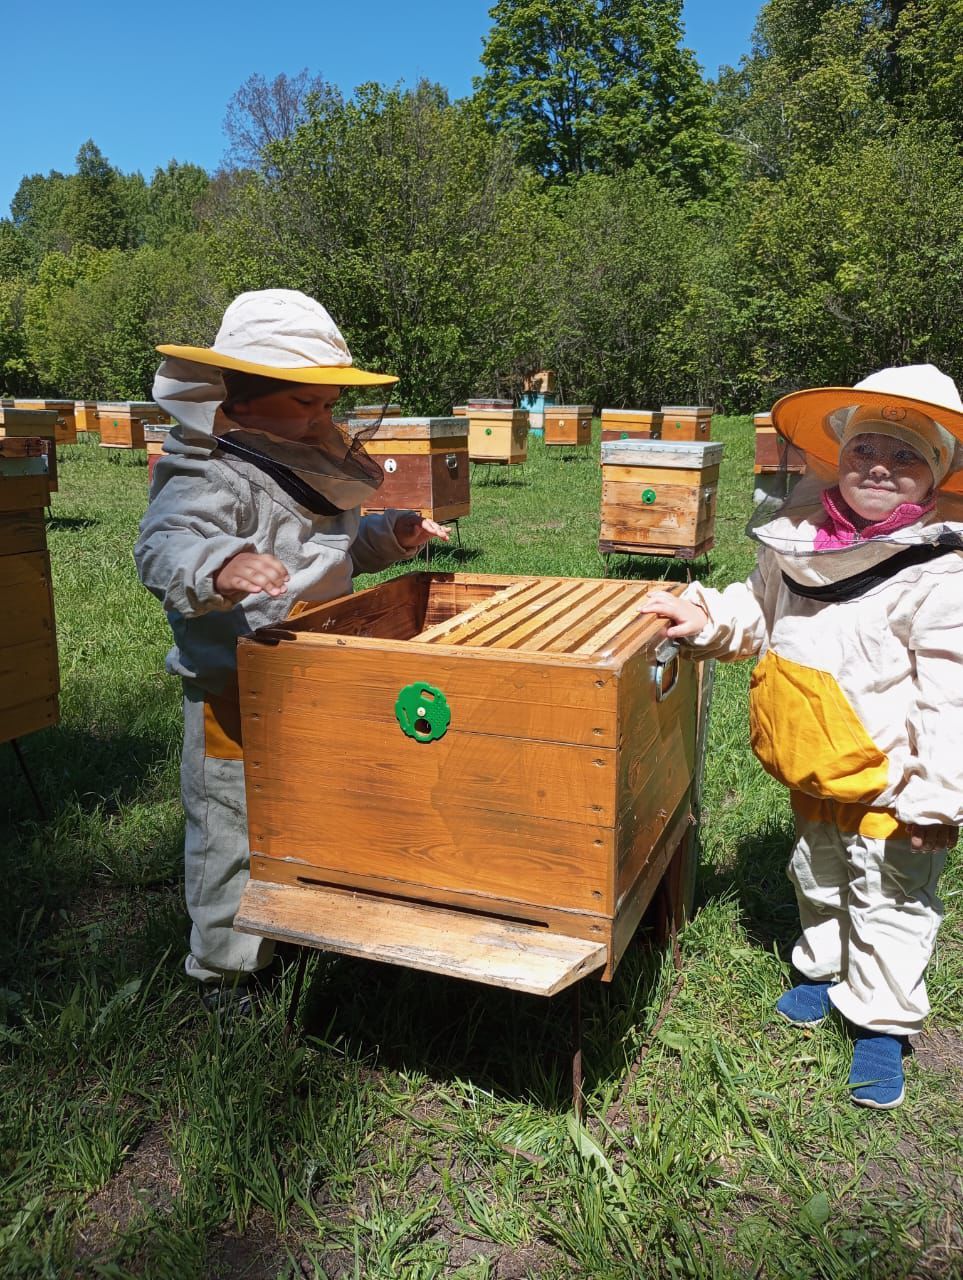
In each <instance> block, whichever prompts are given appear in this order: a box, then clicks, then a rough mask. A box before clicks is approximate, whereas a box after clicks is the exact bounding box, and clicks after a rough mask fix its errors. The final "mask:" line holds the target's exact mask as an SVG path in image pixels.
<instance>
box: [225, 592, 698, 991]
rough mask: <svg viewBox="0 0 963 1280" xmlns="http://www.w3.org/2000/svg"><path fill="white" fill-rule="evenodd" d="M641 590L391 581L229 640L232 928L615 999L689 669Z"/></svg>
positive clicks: (690, 717) (668, 794)
mask: <svg viewBox="0 0 963 1280" xmlns="http://www.w3.org/2000/svg"><path fill="white" fill-rule="evenodd" d="M654 585H660V586H664V585H666V584H661V583H660V584H654V583H643V582H631V583H629V582H617V581H592V580H585V579H576V578H535V577H524V578H523V577H496V576H486V575H474V574H458V573H445V574H441V573H419V574H407V575H405V576H403V577H400V578H395V579H393V580H390V581H388V582H383V583H381V584H379V585H378V586H376V587H372V588H370V589H369V590H367V591H362V592H359V593H357V594H356V595H351V596H346V597H343V598H341V599H340V600H335V601H332V602H331V603H329V604H322V605H311V606H305V607H304V610H303V612H301V613H300V614H299V616H297V618H296V619H293V620H289V621H287V622H286V623H284V624H282V625H280V626H277V627H273V628H266V629H264V630H263V631H261V632H258V633H256V634H255V635H254V636H251V637H244V638H242V639H241V641H240V642H239V645H238V672H239V682H240V694H241V716H242V735H243V740H244V758H245V766H244V771H245V778H246V786H247V807H248V822H249V839H250V847H251V881H250V884H249V885H248V888H247V890H246V891H245V894H244V898H243V899H242V902H241V909H240V912H239V914H238V917H237V919H236V920H235V927H236V928H239V929H242V930H247V931H249V932H253V933H260V934H265V935H267V936H272V937H275V938H288V939H293V940H295V941H300V942H307V943H310V944H311V945H314V946H320V947H325V948H328V949H331V950H334V951H341V952H346V953H348V954H360V955H367V956H370V957H372V958H375V959H380V960H386V961H390V962H394V963H398V964H406V965H410V966H412V967H415V968H422V969H430V970H437V971H441V972H445V973H454V974H457V975H459V976H462V977H469V978H473V979H475V980H477V981H481V982H489V983H493V984H497V985H505V986H514V987H517V988H520V989H523V990H529V991H535V992H540V993H542V994H551V993H552V992H553V991H555V990H558V989H559V988H561V987H564V986H566V985H568V984H570V983H571V982H574V981H576V980H577V979H578V978H580V977H582V976H584V975H585V974H586V973H588V972H597V973H599V974H600V975H601V976H602V977H603V978H604V979H609V978H611V976H612V974H613V972H614V970H615V967H616V965H617V963H618V961H619V958H620V957H621V955H622V953H623V952H624V950H625V948H626V946H627V945H628V942H629V940H630V939H631V937H632V935H633V933H634V932H635V930H636V927H637V926H638V923H639V920H640V919H641V916H642V914H643V912H644V911H645V908H646V906H647V905H648V903H649V902H650V900H651V898H652V896H653V894H654V892H655V890H656V888H657V886H658V885H659V882H660V880H661V879H662V876H663V874H664V872H665V870H666V868H667V866H668V865H669V863H670V861H671V859H672V854H673V852H674V851H675V850H676V849H677V848H678V847H679V845H680V841H681V840H682V837H683V835H684V833H685V831H686V830H687V828H688V824H689V815H690V787H691V782H692V777H693V770H694V759H695V729H696V723H695V721H696V701H695V699H696V677H695V671H694V664H689V663H685V662H680V661H679V660H678V658H677V657H676V656H674V649H673V650H672V653H665V652H664V645H663V642H662V641H661V639H660V637H661V636H662V634H663V631H664V624H663V622H662V621H661V620H659V619H658V618H656V617H654V616H652V615H643V614H641V613H640V612H639V606H640V604H641V602H642V600H643V599H644V597H645V595H646V594H647V592H648V591H649V590H650V589H651V588H652V587H653V586H654ZM667 589H668V590H672V591H680V590H681V587H680V586H679V585H678V584H669V585H668V587H667Z"/></svg>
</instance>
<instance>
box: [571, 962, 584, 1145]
mask: <svg viewBox="0 0 963 1280" xmlns="http://www.w3.org/2000/svg"><path fill="white" fill-rule="evenodd" d="M572 1109H573V1111H574V1112H575V1119H576V1120H577V1121H578V1123H579V1124H581V1123H582V1119H583V1117H584V1115H585V1095H584V1093H583V1092H582V983H581V982H576V983H575V984H574V985H573V987H572Z"/></svg>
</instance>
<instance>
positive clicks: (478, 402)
mask: <svg viewBox="0 0 963 1280" xmlns="http://www.w3.org/2000/svg"><path fill="white" fill-rule="evenodd" d="M514 407H515V406H514V404H513V403H512V401H511V400H493V399H484V398H479V397H478V396H472V397H471V398H470V399H469V401H468V416H469V417H471V415H472V413H485V412H487V411H488V410H489V409H514Z"/></svg>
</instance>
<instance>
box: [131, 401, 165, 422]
mask: <svg viewBox="0 0 963 1280" xmlns="http://www.w3.org/2000/svg"><path fill="white" fill-rule="evenodd" d="M126 404H127V406H128V408H129V409H130V411H131V413H132V414H133V416H134V417H135V418H140V420H141V422H143V423H144V424H145V425H147V426H151V425H163V426H170V422H171V415H170V414H169V413H168V412H167V410H166V409H162V408H161V407H160V405H159V404H157V403H156V401H154V400H128V401H126Z"/></svg>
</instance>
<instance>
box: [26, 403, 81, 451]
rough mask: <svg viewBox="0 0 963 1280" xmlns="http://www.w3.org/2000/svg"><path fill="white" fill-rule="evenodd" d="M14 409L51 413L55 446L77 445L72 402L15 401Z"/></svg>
mask: <svg viewBox="0 0 963 1280" xmlns="http://www.w3.org/2000/svg"><path fill="white" fill-rule="evenodd" d="M14 408H17V409H27V410H34V411H37V410H40V411H41V412H44V413H53V414H54V415H55V420H54V426H55V431H54V440H55V441H56V443H57V444H76V443H77V423H76V420H75V418H74V402H73V400H19V399H18V400H15V401H14Z"/></svg>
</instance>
